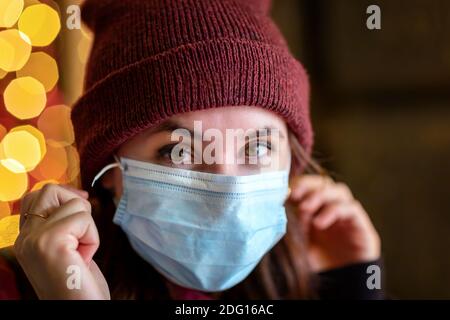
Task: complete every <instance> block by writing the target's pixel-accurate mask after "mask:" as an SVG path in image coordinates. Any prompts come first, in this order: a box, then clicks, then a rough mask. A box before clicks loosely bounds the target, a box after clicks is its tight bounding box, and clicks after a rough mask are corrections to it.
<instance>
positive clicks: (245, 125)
mask: <svg viewBox="0 0 450 320" xmlns="http://www.w3.org/2000/svg"><path fill="white" fill-rule="evenodd" d="M117 156H119V157H126V158H130V159H134V160H139V161H144V162H151V163H155V164H159V165H164V166H171V167H176V168H181V169H188V170H195V171H203V172H209V173H215V174H225V175H250V174H257V173H260V172H262V171H274V170H288V169H289V167H290V158H291V154H290V148H289V141H288V130H287V127H286V124H285V122H284V121H283V119H282V118H280V117H279V116H277V115H276V114H274V113H272V112H270V111H267V110H264V109H262V108H257V107H222V108H215V109H207V110H201V111H194V112H188V113H183V114H178V115H175V116H172V117H171V118H169V119H168V120H166V121H164V122H163V123H161V124H160V125H159V126H156V127H153V128H150V129H148V130H145V131H143V132H142V133H140V134H138V135H136V136H135V137H133V138H132V139H130V140H128V141H127V142H125V143H124V144H122V146H121V147H120V148H119V150H118V152H117ZM102 183H103V186H104V187H105V188H108V189H114V191H115V195H116V197H120V196H121V194H122V175H121V172H120V170H119V169H118V168H116V169H114V170H111V171H109V172H107V173H106V174H105V175H104V176H103V179H102Z"/></svg>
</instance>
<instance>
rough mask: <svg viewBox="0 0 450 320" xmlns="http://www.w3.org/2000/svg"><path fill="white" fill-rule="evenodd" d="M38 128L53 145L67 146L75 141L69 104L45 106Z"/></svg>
mask: <svg viewBox="0 0 450 320" xmlns="http://www.w3.org/2000/svg"><path fill="white" fill-rule="evenodd" d="M38 128H39V130H41V131H42V133H43V134H44V135H45V137H46V138H47V143H48V144H49V145H51V146H54V147H65V146H69V145H71V144H73V142H74V139H75V138H74V132H73V126H72V122H71V120H70V108H69V107H67V106H64V105H57V106H52V107H47V108H45V110H44V112H42V114H41V116H40V117H39V119H38Z"/></svg>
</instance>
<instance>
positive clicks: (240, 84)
mask: <svg viewBox="0 0 450 320" xmlns="http://www.w3.org/2000/svg"><path fill="white" fill-rule="evenodd" d="M269 7H270V2H269V1H266V0H147V1H146V0H120V1H118V0H87V1H86V2H85V5H84V7H83V11H82V17H83V20H84V21H85V23H86V24H87V25H88V26H89V27H90V28H91V29H92V30H93V31H94V34H95V41H94V45H93V49H92V52H91V57H90V60H89V63H88V66H87V72H86V80H85V93H84V94H83V96H82V97H81V98H80V99H79V100H78V101H77V103H76V104H75V106H74V108H73V111H72V121H73V124H74V128H75V136H76V141H77V146H78V150H79V153H80V166H81V177H82V184H83V187H84V188H88V187H89V185H90V183H91V180H92V178H93V176H94V175H95V174H96V172H97V171H98V170H99V169H101V167H103V166H104V165H105V164H107V162H108V161H111V155H112V153H113V152H114V150H115V149H116V148H117V147H118V146H120V145H121V144H122V143H123V142H124V141H126V140H127V139H129V138H131V137H132V136H134V135H136V134H137V133H139V132H142V131H143V130H145V129H147V128H150V127H153V126H155V125H157V124H159V123H160V122H161V121H164V120H165V119H167V118H169V117H170V116H172V115H175V114H179V113H183V112H188V111H194V110H203V109H209V108H215V107H230V106H259V107H262V108H265V109H268V110H272V111H274V112H275V113H277V114H279V115H280V116H282V117H283V118H284V119H286V122H287V124H288V125H289V127H290V128H291V130H292V131H293V132H294V133H295V134H296V136H297V137H298V139H299V141H300V143H301V144H302V145H303V147H304V148H306V150H307V151H308V152H310V150H311V146H312V129H311V123H310V119H309V83H308V78H307V75H306V72H305V70H304V69H303V67H302V66H301V64H300V63H299V62H297V61H296V60H295V59H294V58H293V57H292V55H291V54H290V52H289V50H288V48H287V45H286V42H285V40H284V39H283V37H282V35H281V34H280V32H279V30H278V28H277V27H276V26H275V25H274V23H273V21H272V20H271V19H270V17H269V16H268V10H269Z"/></svg>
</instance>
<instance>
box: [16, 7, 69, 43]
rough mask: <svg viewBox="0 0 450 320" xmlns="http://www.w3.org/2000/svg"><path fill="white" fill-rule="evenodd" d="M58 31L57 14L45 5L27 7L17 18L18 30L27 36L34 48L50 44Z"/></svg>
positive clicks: (59, 25) (59, 27)
mask: <svg viewBox="0 0 450 320" xmlns="http://www.w3.org/2000/svg"><path fill="white" fill-rule="evenodd" d="M60 29H61V23H60V21H59V15H58V12H56V10H54V9H53V8H52V7H50V6H48V5H46V4H36V5H32V6H29V7H27V8H26V9H25V10H24V11H23V13H22V15H21V16H20V18H19V30H20V31H22V32H23V33H25V34H26V35H28V37H29V38H30V39H31V44H32V45H33V46H36V47H45V46H48V45H49V44H50V43H52V42H53V40H55V38H56V36H57V35H58V33H59V30H60Z"/></svg>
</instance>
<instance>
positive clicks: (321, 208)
mask: <svg viewBox="0 0 450 320" xmlns="http://www.w3.org/2000/svg"><path fill="white" fill-rule="evenodd" d="M289 202H291V205H294V208H295V209H296V210H297V212H298V217H299V220H300V223H301V227H302V228H303V232H304V233H305V236H306V239H307V243H308V250H309V252H308V259H309V262H310V264H311V267H312V269H313V270H314V271H315V272H320V271H325V270H329V269H334V268H338V267H342V266H346V265H349V264H353V263H360V262H369V261H373V260H376V259H378V258H379V257H380V252H381V249H380V247H381V241H380V238H379V236H378V233H377V231H376V230H375V228H374V226H373V224H372V222H371V221H370V218H369V216H368V214H367V213H366V211H365V210H364V208H363V207H362V205H361V204H360V202H359V201H357V200H355V199H354V198H353V195H352V193H351V191H350V189H349V188H348V187H347V185H345V184H343V183H336V182H334V181H333V180H332V179H331V178H329V177H326V176H320V175H302V176H299V177H296V178H294V179H293V182H292V183H291V193H290V196H289Z"/></svg>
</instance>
